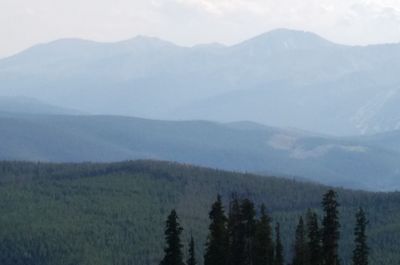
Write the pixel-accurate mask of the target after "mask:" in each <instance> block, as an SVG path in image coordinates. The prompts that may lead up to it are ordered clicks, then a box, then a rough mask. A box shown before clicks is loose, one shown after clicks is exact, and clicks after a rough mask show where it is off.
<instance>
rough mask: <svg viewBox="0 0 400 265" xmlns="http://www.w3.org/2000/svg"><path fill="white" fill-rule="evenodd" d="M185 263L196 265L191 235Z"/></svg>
mask: <svg viewBox="0 0 400 265" xmlns="http://www.w3.org/2000/svg"><path fill="white" fill-rule="evenodd" d="M186 265H196V252H195V249H194V239H193V236H192V235H191V236H190V242H189V253H188V259H187V261H186Z"/></svg>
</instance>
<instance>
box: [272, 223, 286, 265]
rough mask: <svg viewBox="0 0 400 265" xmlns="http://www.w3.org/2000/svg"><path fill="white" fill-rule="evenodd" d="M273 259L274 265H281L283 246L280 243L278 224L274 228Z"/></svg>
mask: <svg viewBox="0 0 400 265" xmlns="http://www.w3.org/2000/svg"><path fill="white" fill-rule="evenodd" d="M275 237H276V239H275V258H274V265H283V263H284V260H283V245H282V241H281V231H280V224H279V223H277V224H276V227H275Z"/></svg>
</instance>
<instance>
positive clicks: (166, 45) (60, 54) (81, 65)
mask: <svg viewBox="0 0 400 265" xmlns="http://www.w3.org/2000/svg"><path fill="white" fill-rule="evenodd" d="M399 68H400V44H382V45H370V46H346V45H340V44H336V43H333V42H330V41H328V40H325V39H323V38H321V37H319V36H318V35H316V34H313V33H310V32H303V31H294V30H287V29H279V30H274V31H271V32H268V33H265V34H262V35H260V36H257V37H255V38H253V39H250V40H246V41H244V42H242V43H239V44H236V45H232V46H224V45H218V44H210V45H198V46H194V47H181V46H178V45H175V44H173V43H170V42H167V41H163V40H160V39H156V38H149V37H143V36H139V37H136V38H133V39H130V40H126V41H121V42H116V43H99V42H93V41H87V40H80V39H63V40H57V41H54V42H51V43H47V44H41V45H37V46H34V47H32V48H30V49H28V50H25V51H23V52H21V53H19V54H16V55H14V56H11V57H8V58H3V59H1V60H0V84H1V88H0V96H24V97H33V98H36V99H39V100H43V101H46V102H49V103H50V104H52V105H56V106H62V107H63V108H67V109H76V110H79V111H82V112H85V113H92V114H107V115H110V114H112V115H125V116H136V117H143V118H151V119H168V120H193V119H201V120H212V121H218V122H233V121H239V120H247V121H252V122H257V123H262V124H268V125H271V126H274V127H281V128H298V129H301V130H306V131H312V132H317V133H323V134H330V135H335V136H348V135H363V134H366V135H370V134H373V133H380V132H388V131H391V130H396V129H399V128H400V116H399V113H400V109H399V106H400V104H399V103H400V93H399V89H400V86H399V85H400V78H399V75H398V70H397V69H399Z"/></svg>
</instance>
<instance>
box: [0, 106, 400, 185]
mask: <svg viewBox="0 0 400 265" xmlns="http://www.w3.org/2000/svg"><path fill="white" fill-rule="evenodd" d="M0 124H1V126H0V146H1V148H0V159H8V160H31V161H32V160H34V161H36V160H40V161H56V162H69V161H75V162H79V161H118V160H126V159H142V158H147V159H148V158H151V159H160V160H171V161H178V162H184V163H192V164H196V165H203V166H209V167H214V168H221V169H229V170H237V171H250V172H259V173H269V174H279V175H286V176H288V177H301V178H306V179H309V180H313V181H318V182H321V183H325V184H331V185H339V186H346V187H353V188H362V189H369V190H395V189H399V188H400V178H399V175H400V172H399V165H400V163H399V162H400V153H399V152H398V149H396V148H391V146H390V144H389V143H390V141H391V140H390V138H388V140H385V137H386V135H382V136H379V135H377V136H374V137H365V138H357V139H352V138H333V137H326V136H318V135H312V134H307V133H304V132H299V131H295V130H282V129H276V128H272V127H267V126H263V125H259V124H255V123H251V122H238V123H228V124H222V123H214V122H206V121H187V122H171V121H157V120H146V119H139V118H128V117H122V116H78V115H27V114H10V113H1V114H0ZM389 136H391V134H389V135H388V137H389ZM392 147H393V146H392Z"/></svg>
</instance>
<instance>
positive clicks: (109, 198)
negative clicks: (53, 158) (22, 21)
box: [0, 161, 400, 265]
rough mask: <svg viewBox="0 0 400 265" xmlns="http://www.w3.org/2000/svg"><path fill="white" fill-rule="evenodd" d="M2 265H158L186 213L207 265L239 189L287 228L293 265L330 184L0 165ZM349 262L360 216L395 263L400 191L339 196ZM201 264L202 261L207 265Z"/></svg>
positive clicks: (380, 255) (164, 166) (137, 165)
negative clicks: (215, 207)
mask: <svg viewBox="0 0 400 265" xmlns="http://www.w3.org/2000/svg"><path fill="white" fill-rule="evenodd" d="M0 176H1V178H0V179H1V185H0V204H1V207H0V249H1V251H0V262H1V264H4V265H9V264H13V265H16V264H52V265H58V264H82V265H85V264H97V265H102V264H138V265H142V264H151V265H156V264H158V263H159V262H160V260H161V258H162V254H163V253H162V252H163V251H162V250H163V243H164V242H163V230H164V221H165V218H166V216H167V215H168V214H169V212H170V211H171V209H173V208H175V209H177V212H178V213H179V216H180V222H181V224H182V225H183V227H185V231H184V234H183V240H184V241H183V242H184V243H186V242H188V240H189V235H190V234H193V236H194V238H195V239H196V242H197V244H196V246H197V248H196V253H197V258H198V260H199V261H201V257H202V254H203V250H204V242H205V237H206V233H207V226H208V224H209V220H208V211H209V210H210V205H211V203H212V202H213V201H215V199H216V196H217V194H221V196H222V199H223V203H224V204H225V206H226V204H227V203H228V201H229V200H230V198H231V194H232V192H234V193H236V194H237V195H238V196H242V197H247V198H250V199H251V200H253V201H254V202H255V205H256V206H259V205H261V203H265V204H266V205H267V208H268V212H269V213H270V214H271V215H272V217H273V222H274V223H275V222H279V223H280V224H281V233H282V240H283V243H284V249H285V250H286V253H285V257H286V261H290V256H291V253H292V249H293V248H292V247H293V246H292V245H291V242H292V241H293V239H294V234H295V231H294V229H295V226H296V224H297V221H298V217H299V216H300V215H301V214H304V213H305V211H306V210H307V209H308V208H312V209H315V210H316V211H317V212H318V214H319V216H322V215H321V211H320V209H321V201H320V200H321V198H322V195H323V194H324V193H325V192H326V191H327V190H328V188H327V187H324V186H319V185H315V184H306V183H298V182H295V181H292V180H285V179H279V178H272V177H259V176H255V175H250V174H239V173H229V172H224V171H217V170H211V169H205V168H198V167H193V166H190V165H179V164H174V163H168V162H154V161H136V162H123V163H114V164H90V163H86V164H33V163H24V162H2V163H0ZM337 191H338V196H339V202H340V204H341V206H340V208H339V211H340V222H341V224H342V228H341V241H340V246H341V249H340V256H341V257H342V259H343V264H349V263H348V262H350V258H351V250H352V249H353V247H354V246H353V243H352V242H353V227H354V225H355V218H354V213H355V212H356V210H357V209H358V207H359V206H362V207H363V208H364V209H365V210H366V212H367V215H368V219H369V220H370V224H369V226H368V236H369V242H368V243H369V245H370V247H371V249H372V252H371V264H372V265H378V264H382V265H395V264H398V261H399V260H400V256H399V253H398V246H399V244H400V241H399V240H400V226H399V220H400V211H399V209H400V194H399V193H369V192H361V191H351V190H342V189H338V190H337ZM200 264H201V263H200Z"/></svg>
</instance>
